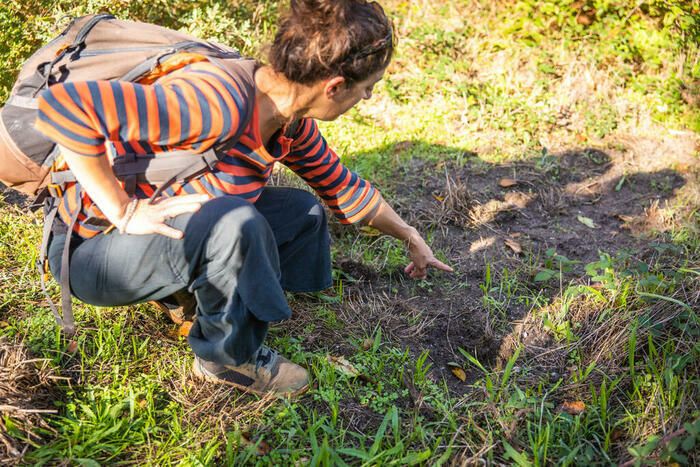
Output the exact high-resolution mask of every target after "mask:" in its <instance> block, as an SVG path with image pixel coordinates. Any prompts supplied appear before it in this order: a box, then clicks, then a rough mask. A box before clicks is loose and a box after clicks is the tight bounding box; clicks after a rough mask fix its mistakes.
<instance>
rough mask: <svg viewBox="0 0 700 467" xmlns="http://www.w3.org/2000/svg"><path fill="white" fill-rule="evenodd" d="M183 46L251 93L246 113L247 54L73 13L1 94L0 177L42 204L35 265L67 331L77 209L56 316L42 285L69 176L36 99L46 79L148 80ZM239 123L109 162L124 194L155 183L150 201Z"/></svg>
mask: <svg viewBox="0 0 700 467" xmlns="http://www.w3.org/2000/svg"><path fill="white" fill-rule="evenodd" d="M183 52H187V53H191V54H197V55H199V56H205V57H206V59H207V60H209V61H211V62H213V63H214V64H216V65H217V66H219V67H220V68H222V69H224V70H225V71H226V72H228V74H229V75H230V76H231V77H232V78H233V79H234V80H235V81H236V83H237V84H238V88H239V89H240V90H241V92H242V93H243V94H244V96H251V97H250V98H248V99H245V100H246V102H247V103H248V109H247V112H246V116H247V118H248V119H250V117H251V116H252V106H253V105H254V99H253V98H252V96H254V95H255V82H254V79H253V73H254V69H255V61H254V60H247V59H242V58H241V55H240V54H239V53H238V52H237V51H236V50H234V49H232V48H230V47H226V46H223V45H220V44H216V43H213V42H208V41H203V40H201V39H197V38H195V37H192V36H189V35H187V34H184V33H181V32H177V31H173V30H170V29H167V28H163V27H160V26H156V25H153V24H147V23H139V22H134V21H122V20H118V19H116V18H115V17H114V16H112V15H108V14H99V15H89V16H83V17H80V18H76V19H74V20H73V21H72V22H71V23H70V24H69V25H68V27H67V28H66V29H65V30H64V31H63V32H62V33H61V34H60V35H59V36H57V37H56V38H54V39H53V40H51V41H50V42H49V43H48V44H46V45H45V46H43V47H42V48H40V49H39V50H38V51H37V52H35V53H34V55H32V56H31V57H30V58H29V60H27V62H26V63H25V64H24V65H23V67H22V69H21V71H20V74H19V77H18V79H17V82H16V83H15V85H14V86H13V88H12V92H11V94H10V97H9V99H8V100H7V102H6V103H5V106H4V107H2V108H0V182H2V183H4V184H5V185H7V186H8V187H10V188H13V189H16V190H18V191H21V192H23V193H25V194H27V195H30V196H33V197H35V198H34V203H33V206H34V207H37V206H40V205H43V207H44V216H45V220H44V232H43V238H42V241H41V248H40V252H39V258H38V259H37V268H38V270H39V274H40V277H41V287H42V289H43V291H44V293H45V295H46V296H47V298H48V302H49V306H50V308H51V311H52V312H53V314H54V317H55V318H56V321H57V323H58V324H59V325H60V326H61V328H62V330H63V332H64V334H66V335H68V336H70V335H72V334H74V333H75V323H74V319H73V313H72V300H71V295H70V281H69V274H68V270H69V268H68V259H69V256H70V255H69V245H70V237H71V235H70V233H71V232H72V229H73V225H74V224H75V222H76V220H77V217H78V213H79V212H80V209H81V208H80V206H78V208H77V210H76V211H75V213H74V214H73V216H72V219H71V221H72V225H69V226H68V233H69V234H68V237H67V239H66V243H65V247H64V249H63V257H62V261H61V263H62V269H61V271H62V274H61V278H60V283H61V305H62V310H63V317H61V315H60V314H59V313H58V310H57V309H56V307H55V305H54V304H53V302H52V301H51V299H50V298H49V295H48V293H47V290H46V284H45V283H46V280H47V278H48V261H47V250H48V243H49V238H50V236H51V229H52V225H53V221H54V219H55V216H56V211H57V202H58V200H59V199H60V198H61V196H62V194H63V187H64V186H65V183H68V182H74V181H75V178H74V177H73V175H72V173H71V172H70V170H62V171H55V170H51V169H52V165H53V163H54V160H55V158H56V156H57V148H56V145H55V144H54V143H53V142H52V141H51V140H49V139H48V138H46V137H45V136H44V135H43V134H42V133H40V132H38V131H37V130H36V129H34V121H35V119H36V116H37V111H38V106H37V97H38V95H39V93H40V92H41V91H43V90H44V89H46V88H48V87H49V86H51V85H52V84H55V83H61V82H67V81H84V80H112V79H119V80H122V81H138V82H141V83H149V82H153V81H155V79H157V78H158V77H160V76H163V75H164V74H167V72H168V71H170V70H171V69H173V67H175V66H177V65H170V64H171V63H172V62H177V60H170V61H168V59H173V58H175V57H174V56H175V54H181V53H183ZM247 125H248V121H244V122H242V125H241V126H240V129H239V132H238V133H237V134H236V135H234V136H233V137H232V138H230V139H228V140H227V141H226V142H224V143H222V144H220V145H219V146H217V147H216V148H213V149H210V150H208V151H206V152H204V153H202V154H195V153H193V152H185V151H174V152H172V153H158V154H153V155H150V156H149V157H139V158H133V157H132V158H124V160H121V161H118V162H115V164H114V166H113V171H114V174H115V176H116V177H117V178H118V179H120V180H121V181H123V182H124V183H125V188H126V190H127V192H129V191H130V190H129V186H132V187H133V186H135V183H136V182H137V181H148V182H149V183H152V184H154V185H159V186H158V188H157V190H156V192H155V193H154V195H153V196H152V198H151V200H153V199H155V198H156V197H158V196H159V195H160V193H161V192H162V191H163V190H164V189H165V188H167V187H168V186H169V185H171V184H172V183H174V182H176V181H177V182H182V181H186V180H189V179H191V178H193V177H195V176H197V175H200V174H201V173H203V172H204V171H207V170H211V169H213V167H214V165H215V164H216V162H218V160H219V157H220V154H223V151H225V150H227V149H229V148H230V147H232V146H233V145H234V144H235V143H236V142H237V140H238V139H239V138H240V136H241V133H242V132H243V129H244V128H245V127H246V126H247ZM129 194H130V195H132V194H133V193H129Z"/></svg>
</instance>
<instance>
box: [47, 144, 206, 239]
mask: <svg viewBox="0 0 700 467" xmlns="http://www.w3.org/2000/svg"><path fill="white" fill-rule="evenodd" d="M59 148H60V151H61V154H62V155H63V157H64V158H65V160H66V162H67V163H68V166H69V167H70V169H71V171H72V172H73V174H74V175H75V178H76V179H77V180H78V182H80V184H81V185H82V187H83V189H84V190H85V191H86V192H87V194H88V195H90V198H92V200H93V201H94V202H95V203H96V204H97V206H99V208H100V210H101V211H102V213H103V214H104V215H105V216H106V217H107V219H109V221H110V222H111V223H112V224H114V225H122V223H123V219H124V215H125V213H126V210H127V206H128V205H129V203H130V202H131V201H132V200H131V199H130V198H129V195H127V194H126V192H125V191H124V189H123V188H122V187H121V185H120V184H119V183H118V182H117V178H116V177H115V176H114V173H113V172H112V167H111V166H110V164H109V161H108V160H107V156H105V155H102V156H96V157H85V156H84V155H82V154H78V153H76V152H74V151H71V150H70V149H68V148H65V147H62V146H59ZM208 199H209V197H208V196H207V195H183V196H175V197H173V198H159V199H158V200H156V202H155V203H153V204H149V203H148V200H145V199H144V200H139V201H138V202H137V203H138V204H137V206H136V210H135V211H134V213H133V215H132V216H131V218H130V219H128V222H127V224H126V225H123V226H122V227H123V228H124V232H125V233H129V234H136V235H145V234H153V233H158V234H161V235H165V236H166V237H170V238H176V239H179V238H182V235H183V233H182V232H181V231H179V230H176V229H173V228H172V227H170V226H169V225H167V224H165V220H166V219H169V218H171V217H175V216H178V215H180V214H184V213H188V212H195V211H197V210H198V209H199V207H200V205H201V203H203V202H205V201H207V200H208Z"/></svg>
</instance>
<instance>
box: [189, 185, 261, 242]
mask: <svg viewBox="0 0 700 467" xmlns="http://www.w3.org/2000/svg"><path fill="white" fill-rule="evenodd" d="M184 232H185V242H186V244H188V245H187V247H194V246H195V245H196V244H199V243H200V242H201V241H203V240H205V239H206V240H205V241H206V243H208V244H210V245H211V244H212V243H214V244H218V245H221V246H222V247H225V246H226V245H230V244H231V243H234V242H236V241H237V240H247V239H254V240H256V241H257V240H262V241H265V240H266V239H272V238H273V237H272V232H271V231H270V226H269V225H268V223H267V221H266V220H265V218H264V217H263V216H262V215H261V214H260V213H259V212H258V210H257V209H255V206H253V204H251V203H250V202H248V201H246V200H244V199H241V198H237V197H234V196H222V197H219V198H215V199H213V200H211V201H208V202H206V203H204V204H203V205H202V207H201V208H200V209H199V211H197V212H196V213H194V214H193V215H192V216H191V218H190V219H189V220H188V222H187V225H186V227H185V229H184Z"/></svg>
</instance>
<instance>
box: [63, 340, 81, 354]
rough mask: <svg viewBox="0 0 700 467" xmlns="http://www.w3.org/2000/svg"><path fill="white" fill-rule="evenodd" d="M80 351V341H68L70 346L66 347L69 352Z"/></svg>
mask: <svg viewBox="0 0 700 467" xmlns="http://www.w3.org/2000/svg"><path fill="white" fill-rule="evenodd" d="M77 351H78V341H76V340H73V339H71V341H70V342H68V346H67V347H66V352H68V353H69V354H74V353H76V352H77Z"/></svg>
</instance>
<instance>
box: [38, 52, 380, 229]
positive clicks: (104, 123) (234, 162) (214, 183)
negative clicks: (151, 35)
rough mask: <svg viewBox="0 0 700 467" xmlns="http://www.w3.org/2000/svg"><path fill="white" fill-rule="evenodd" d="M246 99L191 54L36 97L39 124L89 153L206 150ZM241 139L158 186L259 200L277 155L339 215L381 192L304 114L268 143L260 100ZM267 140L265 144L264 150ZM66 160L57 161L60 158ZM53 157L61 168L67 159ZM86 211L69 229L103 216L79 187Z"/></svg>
mask: <svg viewBox="0 0 700 467" xmlns="http://www.w3.org/2000/svg"><path fill="white" fill-rule="evenodd" d="M246 108H247V106H246V103H245V102H244V98H243V96H242V93H241V90H240V89H239V88H238V87H237V85H236V83H235V81H234V80H233V79H232V78H231V77H230V76H229V75H228V74H227V73H226V72H225V71H223V70H221V69H220V68H219V67H217V66H215V65H213V64H211V63H209V62H207V61H197V62H194V63H190V64H188V65H186V66H184V67H182V68H180V69H178V70H176V71H173V72H171V73H169V74H167V75H165V76H163V77H161V78H160V79H158V80H157V81H156V82H155V83H153V84H138V83H130V82H124V81H87V82H71V83H60V84H55V85H53V86H51V87H50V88H49V89H47V90H46V91H44V92H43V93H42V95H41V96H40V99H39V113H38V118H37V121H36V127H37V129H38V130H40V131H42V132H43V133H44V134H45V135H47V136H48V137H49V138H51V139H52V140H53V141H55V142H56V143H58V144H61V145H62V146H65V147H66V148H68V149H70V150H72V151H74V152H77V153H79V154H82V155H85V156H101V155H103V154H107V155H108V156H109V157H110V160H114V159H115V158H117V157H120V156H123V155H124V154H128V153H131V154H136V156H137V157H138V156H139V155H144V156H145V155H148V154H153V153H158V152H164V151H172V150H193V151H196V152H204V151H206V150H208V149H209V148H211V147H213V146H214V145H217V144H219V143H221V142H223V141H225V140H227V139H228V138H230V137H231V136H233V135H235V134H236V130H237V129H238V128H239V126H240V125H243V124H244V122H246V121H247V120H248V119H246V118H245V115H244V113H245V112H246ZM253 109H254V110H253V115H252V118H250V119H249V123H248V125H247V127H246V128H245V130H244V131H243V134H242V136H241V137H240V139H239V140H238V142H237V143H236V144H235V145H234V146H233V147H232V148H231V149H229V150H227V151H226V153H225V155H224V157H223V158H222V159H221V161H220V162H218V164H217V165H216V169H215V170H214V171H212V172H207V173H205V174H203V175H201V176H199V177H197V178H195V179H192V180H190V181H188V182H186V183H183V184H173V185H171V186H170V187H169V188H168V189H167V190H165V192H164V196H177V195H180V194H193V193H206V194H209V195H210V196H212V197H217V196H224V195H235V196H240V197H242V198H244V199H246V200H248V201H250V202H253V203H254V202H255V201H256V200H257V199H258V197H259V196H260V194H261V192H262V189H263V187H264V186H265V185H266V183H267V182H268V180H269V178H270V175H271V174H272V170H273V167H274V165H275V163H276V162H280V163H282V164H284V165H286V166H287V167H289V168H290V169H291V170H292V171H294V172H295V173H296V174H297V175H299V176H300V177H302V178H303V179H304V180H305V181H306V182H307V183H308V184H309V186H311V187H312V188H313V189H314V190H315V191H316V192H317V193H318V195H319V196H320V197H321V199H323V200H324V202H325V203H326V204H327V205H328V207H329V208H330V210H331V211H332V212H333V214H334V215H335V216H336V217H337V218H338V219H339V220H340V222H342V223H345V224H351V223H355V222H358V221H360V220H361V219H363V218H364V217H365V216H366V215H367V214H368V213H370V212H371V211H372V210H373V209H374V208H375V207H376V206H377V205H378V204H379V202H380V200H381V196H380V194H379V192H378V191H377V190H376V189H375V188H374V187H373V186H372V185H371V184H370V183H369V182H367V181H365V180H363V179H362V178H360V177H359V176H358V175H356V174H355V173H353V172H351V171H350V170H348V169H347V168H346V167H345V166H344V165H343V164H342V163H341V161H340V159H339V157H338V155H337V154H336V153H335V152H334V151H333V150H332V149H330V148H329V147H328V145H327V143H326V140H325V139H324V138H323V136H322V135H321V133H320V131H319V129H318V126H317V125H316V122H315V121H314V120H312V119H304V120H302V122H301V124H300V125H299V127H298V129H297V131H296V134H295V135H292V137H291V138H288V137H285V136H284V135H283V134H282V133H281V132H280V133H278V136H276V137H273V138H272V141H271V142H270V143H269V145H268V148H266V147H265V144H264V143H263V141H262V139H261V137H260V132H259V128H258V125H257V122H258V115H257V105H255V106H253ZM268 149H269V150H268ZM61 164H63V166H61ZM63 168H66V167H65V163H64V162H59V164H58V167H57V169H59V170H60V169H63ZM75 185H76V184H75V183H69V184H68V185H67V187H66V190H65V195H64V196H63V200H62V202H61V203H60V204H59V209H58V215H59V216H60V218H61V219H62V220H63V221H64V222H65V223H67V224H68V223H69V222H70V217H71V213H72V212H74V211H75V209H76V207H77V205H78V202H79V201H80V200H79V198H78V196H80V193H81V190H78V189H77V188H76V186H75ZM155 188H156V187H154V186H153V185H149V184H147V183H140V184H138V186H137V189H136V196H137V197H139V198H147V197H150V195H151V194H152V193H153V192H154V191H155ZM82 193H83V194H82V197H83V198H82V202H83V206H82V211H81V212H80V214H79V215H78V223H77V225H76V226H75V232H76V233H78V234H79V235H80V236H82V237H85V238H89V237H92V236H94V235H96V234H98V233H100V232H101V231H102V230H103V229H104V228H103V227H100V226H96V225H94V223H93V222H85V221H86V220H88V219H89V218H98V219H99V218H104V215H103V214H102V212H101V211H100V210H99V208H98V207H97V206H96V205H95V204H94V203H93V202H92V200H91V199H90V198H89V196H88V195H87V194H85V193H84V191H82Z"/></svg>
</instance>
